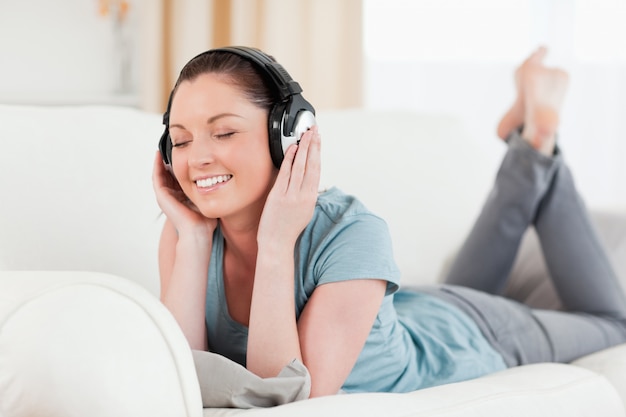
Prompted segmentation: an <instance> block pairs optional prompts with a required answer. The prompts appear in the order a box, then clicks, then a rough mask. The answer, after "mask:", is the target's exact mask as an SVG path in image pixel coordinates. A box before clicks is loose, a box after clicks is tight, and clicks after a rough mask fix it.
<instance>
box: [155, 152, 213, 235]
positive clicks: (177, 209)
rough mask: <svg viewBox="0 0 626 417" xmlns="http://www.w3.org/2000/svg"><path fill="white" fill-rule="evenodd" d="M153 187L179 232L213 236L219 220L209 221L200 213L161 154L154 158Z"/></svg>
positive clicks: (159, 201)
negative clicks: (168, 169)
mask: <svg viewBox="0 0 626 417" xmlns="http://www.w3.org/2000/svg"><path fill="white" fill-rule="evenodd" d="M152 185H153V187H154V193H155V194H156V199H157V203H158V204H159V207H160V208H161V210H163V213H164V214H165V216H166V217H167V218H168V220H169V221H170V222H171V223H172V224H173V226H174V227H175V228H176V230H177V231H178V232H181V231H190V232H197V233H200V234H202V235H204V236H206V237H208V238H209V239H210V238H211V237H212V236H213V232H214V231H215V228H216V227H217V219H209V218H207V217H205V216H204V215H202V213H200V212H199V210H198V208H197V207H196V206H195V205H194V204H193V203H192V202H191V201H190V200H189V199H188V198H187V196H186V195H185V193H184V192H183V190H182V189H181V188H180V185H179V184H178V181H176V178H174V176H173V175H172V174H171V173H170V172H168V171H167V169H166V168H165V165H164V164H163V160H162V159H161V155H160V154H159V152H157V153H156V155H155V158H154V168H153V171H152Z"/></svg>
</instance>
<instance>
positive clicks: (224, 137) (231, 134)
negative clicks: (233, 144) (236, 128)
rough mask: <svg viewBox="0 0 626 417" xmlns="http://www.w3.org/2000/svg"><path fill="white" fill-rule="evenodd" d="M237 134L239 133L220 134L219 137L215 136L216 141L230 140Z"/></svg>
mask: <svg viewBox="0 0 626 417" xmlns="http://www.w3.org/2000/svg"><path fill="white" fill-rule="evenodd" d="M235 133H237V132H227V133H220V134H219V135H218V134H216V135H213V136H214V137H215V138H216V139H228V138H230V137H231V136H233V135H234V134H235Z"/></svg>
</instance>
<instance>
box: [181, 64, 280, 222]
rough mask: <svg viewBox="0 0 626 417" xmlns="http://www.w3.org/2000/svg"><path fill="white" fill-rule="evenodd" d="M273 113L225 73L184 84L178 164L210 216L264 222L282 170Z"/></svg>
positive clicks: (184, 183) (189, 191)
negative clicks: (272, 146)
mask: <svg viewBox="0 0 626 417" xmlns="http://www.w3.org/2000/svg"><path fill="white" fill-rule="evenodd" d="M267 118H268V112H267V110H265V109H262V108H259V107H257V106H256V105H254V104H252V103H251V102H250V101H249V100H248V99H247V98H246V97H245V96H244V94H243V92H242V91H241V90H240V89H239V88H238V87H237V86H234V85H233V84H230V83H227V82H225V81H224V78H223V77H222V76H220V75H219V74H202V75H200V76H199V77H197V78H196V79H194V80H193V81H183V82H182V83H181V84H180V85H179V86H178V90H177V91H176V93H175V95H174V98H173V101H172V107H171V111H170V126H169V131H170V135H171V138H172V144H173V149H172V169H173V171H174V175H175V176H176V179H177V180H178V182H179V183H180V186H181V188H182V189H183V191H184V193H185V194H186V195H187V197H188V198H189V199H190V200H191V201H192V202H193V203H194V204H195V205H196V206H197V207H198V209H199V210H200V212H201V213H202V214H204V215H205V216H206V217H209V218H221V219H222V220H225V219H226V218H228V217H232V218H242V216H243V219H246V216H251V215H253V216H256V217H257V218H256V221H258V216H260V214H261V211H262V209H263V206H264V204H265V199H266V197H267V194H268V192H269V190H270V188H271V186H272V185H273V183H274V180H275V178H276V173H277V170H276V169H275V168H274V166H273V164H272V159H271V156H270V151H269V145H268V132H267Z"/></svg>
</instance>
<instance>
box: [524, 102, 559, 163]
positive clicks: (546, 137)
mask: <svg viewBox="0 0 626 417" xmlns="http://www.w3.org/2000/svg"><path fill="white" fill-rule="evenodd" d="M532 115H533V117H527V120H525V122H524V129H523V131H522V138H524V140H526V141H527V142H528V143H529V144H530V145H531V146H532V147H533V148H534V149H535V150H537V151H538V152H540V153H542V154H544V155H547V156H552V155H553V154H554V147H555V146H556V132H557V128H558V125H559V114H558V112H557V111H556V110H554V109H552V108H541V109H534V110H533V111H532Z"/></svg>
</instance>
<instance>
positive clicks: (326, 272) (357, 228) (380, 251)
mask: <svg viewBox="0 0 626 417" xmlns="http://www.w3.org/2000/svg"><path fill="white" fill-rule="evenodd" d="M318 250H319V251H318V257H317V261H316V263H315V271H314V275H315V277H316V284H317V285H322V284H327V283H331V282H339V281H346V280H351V279H383V280H386V281H387V295H388V294H392V293H394V292H396V291H397V290H398V288H399V285H400V271H399V269H398V266H397V265H396V262H395V259H394V256H393V248H392V243H391V237H390V235H389V229H388V227H387V223H386V222H385V221H384V220H383V219H381V218H380V217H377V216H375V215H371V214H360V215H355V216H347V217H344V218H343V219H342V220H341V222H339V223H337V224H335V225H334V227H333V228H332V229H331V230H330V232H329V233H328V234H327V235H326V236H325V237H324V239H323V241H322V242H321V244H320V247H319V248H318Z"/></svg>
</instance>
